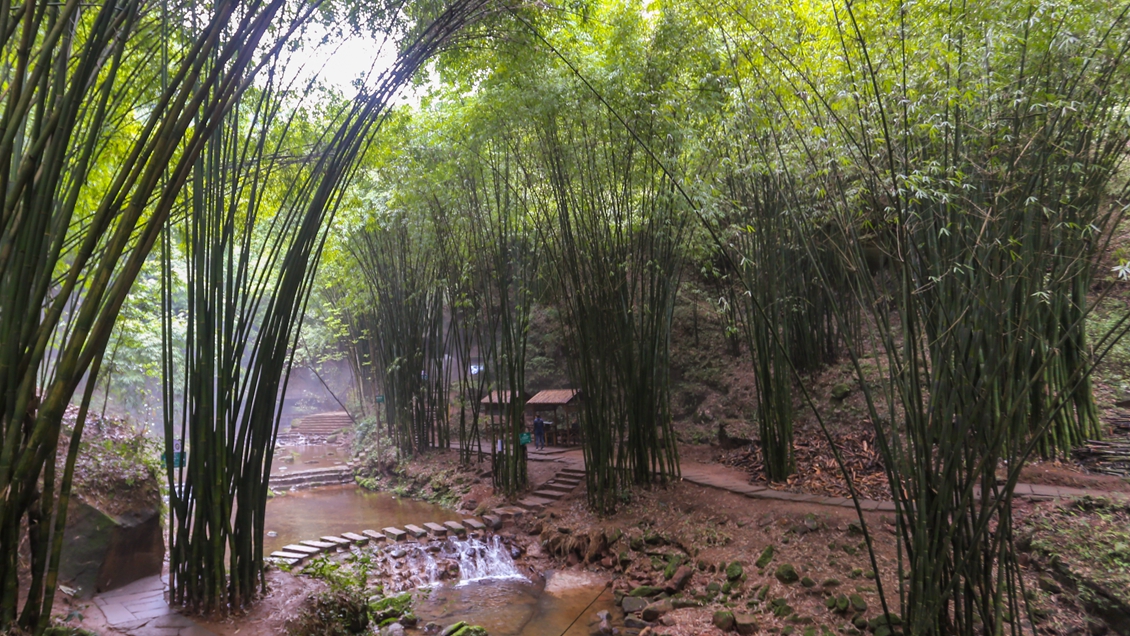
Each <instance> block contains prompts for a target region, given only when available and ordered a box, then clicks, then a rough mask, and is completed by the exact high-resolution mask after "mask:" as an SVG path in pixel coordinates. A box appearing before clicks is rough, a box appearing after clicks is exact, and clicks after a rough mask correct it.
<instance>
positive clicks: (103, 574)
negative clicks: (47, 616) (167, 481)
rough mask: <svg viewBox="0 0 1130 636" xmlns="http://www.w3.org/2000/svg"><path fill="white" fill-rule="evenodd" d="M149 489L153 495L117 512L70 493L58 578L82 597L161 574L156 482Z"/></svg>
mask: <svg viewBox="0 0 1130 636" xmlns="http://www.w3.org/2000/svg"><path fill="white" fill-rule="evenodd" d="M152 490H153V493H154V495H153V496H152V497H149V498H147V500H145V501H141V502H138V503H137V504H136V505H134V506H132V507H130V508H129V509H126V510H123V511H119V512H117V513H116V514H111V513H109V512H104V511H103V510H101V509H99V508H97V507H95V506H92V505H90V504H87V503H85V502H83V501H80V500H79V499H78V498H77V497H72V498H71V501H70V505H69V506H68V507H67V527H66V531H65V533H64V539H63V541H64V545H65V546H66V549H65V550H63V557H62V560H61V562H60V564H59V581H60V582H66V583H67V584H68V586H69V587H73V588H76V589H78V596H80V597H85V596H87V595H92V594H94V593H95V592H106V591H109V590H113V589H116V588H119V587H122V586H123V585H126V584H128V583H132V582H134V581H136V580H138V579H143V578H145V577H147V576H154V575H157V574H160V573H161V566H162V564H163V563H164V559H165V537H164V534H163V533H162V531H161V510H160V502H159V501H158V500H157V495H156V493H157V492H158V491H157V487H156V484H154V485H153V489H152Z"/></svg>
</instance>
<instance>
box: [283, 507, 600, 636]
mask: <svg viewBox="0 0 1130 636" xmlns="http://www.w3.org/2000/svg"><path fill="white" fill-rule="evenodd" d="M460 518H461V517H460V515H458V514H456V513H454V512H453V511H450V510H447V509H444V508H441V507H439V506H436V505H434V504H430V503H426V502H421V501H414V500H408V499H400V498H397V497H395V496H393V495H390V494H388V493H382V492H369V491H366V490H363V489H361V488H359V487H357V486H356V485H349V486H329V487H322V488H314V489H310V490H299V491H294V492H289V493H287V494H286V495H284V496H281V497H275V498H273V499H271V500H269V501H268V502H267V524H266V526H267V527H266V529H267V537H266V544H265V546H264V547H265V549H266V551H267V552H268V553H269V552H271V551H273V550H277V549H279V548H282V547H283V546H285V545H287V544H290V543H295V542H298V541H301V540H303V539H316V538H318V537H320V536H323V535H336V534H341V533H343V532H361V531H362V530H365V529H374V530H378V531H379V530H380V529H381V528H384V527H387V526H397V527H404V525H405V524H410V523H411V524H416V525H423V524H424V523H425V522H428V521H434V522H436V523H443V522H444V521H451V520H459V519H460ZM272 534H273V536H272ZM409 545H412V544H406V545H405V546H404V547H406V548H408V549H409V552H410V553H411V554H409V555H408V556H407V561H408V563H410V564H411V565H412V567H413V568H414V569H415V570H416V571H417V572H418V573H419V575H420V578H421V579H424V580H430V581H431V585H430V592H427V596H426V598H424V599H423V600H421V601H419V602H418V603H417V604H416V606H415V609H414V611H415V613H416V615H417V616H419V618H420V625H421V626H423V625H424V624H426V623H428V622H435V623H439V624H440V625H449V624H451V623H454V622H456V621H460V620H463V621H467V622H468V623H470V624H475V625H482V626H483V627H485V628H486V629H487V631H488V632H489V633H490V634H491V636H557V635H559V634H567V635H568V636H586V635H587V634H588V623H589V619H590V617H592V616H593V615H594V614H595V613H596V612H598V611H600V610H609V611H611V610H612V609H614V607H615V604H614V599H613V597H612V593H611V591H610V590H608V589H606V588H605V587H604V582H603V581H602V580H600V579H598V578H596V577H594V576H589V575H587V574H584V573H577V572H572V571H560V572H549V573H547V574H546V576H545V578H543V577H540V576H533V577H531V575H529V572H522V571H520V570H519V569H518V568H516V567H515V565H514V563H513V561H511V559H510V555H509V552H508V551H507V549H506V547H505V546H503V545H501V543H500V542H498V541H497V540H491V539H488V540H487V541H486V542H485V543H484V542H482V541H477V540H474V539H471V540H467V541H456V540H448V541H446V542H444V543H443V547H442V548H441V549H438V551H437V549H436V548H434V547H433V549H432V550H431V551H428V552H425V551H423V550H420V549H416V550H413V549H412V548H410V547H409ZM445 558H446V559H451V560H455V561H458V562H459V565H460V567H459V570H460V579H459V580H458V582H456V581H454V580H451V581H438V580H437V577H436V576H434V574H433V572H432V571H433V570H434V568H435V562H436V561H437V560H439V561H442V560H443V559H445ZM531 578H533V580H530V579H531ZM590 603H591V604H592V605H591V607H590V606H589V604H590ZM582 613H583V615H582ZM614 614H615V613H614ZM578 616H579V618H578ZM574 619H576V622H575V623H574V624H573V625H572V627H571V628H569V630H568V631H567V632H566V631H565V630H566V628H567V627H569V625H570V623H572V622H573V621H574ZM409 633H413V632H409ZM416 633H422V631H418V632H416Z"/></svg>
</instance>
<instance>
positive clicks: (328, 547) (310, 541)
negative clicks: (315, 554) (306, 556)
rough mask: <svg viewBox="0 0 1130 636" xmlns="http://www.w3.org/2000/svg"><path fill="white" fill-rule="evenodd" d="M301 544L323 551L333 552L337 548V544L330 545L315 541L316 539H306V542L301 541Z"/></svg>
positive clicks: (325, 542) (326, 542)
mask: <svg viewBox="0 0 1130 636" xmlns="http://www.w3.org/2000/svg"><path fill="white" fill-rule="evenodd" d="M299 543H301V544H302V545H308V546H310V547H312V548H319V549H322V550H331V549H333V548H335V547H337V544H336V543H330V542H328V541H315V540H314V539H306V540H305V541H299Z"/></svg>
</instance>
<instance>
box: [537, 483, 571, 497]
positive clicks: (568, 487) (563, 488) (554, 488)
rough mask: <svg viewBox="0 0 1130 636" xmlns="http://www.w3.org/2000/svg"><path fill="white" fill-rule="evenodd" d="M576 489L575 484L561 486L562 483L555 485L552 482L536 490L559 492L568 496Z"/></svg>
mask: <svg viewBox="0 0 1130 636" xmlns="http://www.w3.org/2000/svg"><path fill="white" fill-rule="evenodd" d="M576 488H577V485H576V484H573V485H566V484H562V483H556V484H555V483H553V482H548V483H545V484H542V485H541V488H538V490H552V491H554V492H559V493H561V494H569V493H571V492H573V490H575V489H576Z"/></svg>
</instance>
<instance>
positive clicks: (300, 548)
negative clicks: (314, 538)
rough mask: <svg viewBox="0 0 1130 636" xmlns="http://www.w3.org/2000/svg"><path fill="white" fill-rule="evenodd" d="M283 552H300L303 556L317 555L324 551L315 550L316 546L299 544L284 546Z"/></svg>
mask: <svg viewBox="0 0 1130 636" xmlns="http://www.w3.org/2000/svg"><path fill="white" fill-rule="evenodd" d="M283 550H286V551H287V552H300V553H302V554H317V553H319V552H321V551H322V550H321V549H320V548H315V547H314V546H310V545H301V544H298V543H292V544H290V545H284V546H283Z"/></svg>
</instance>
